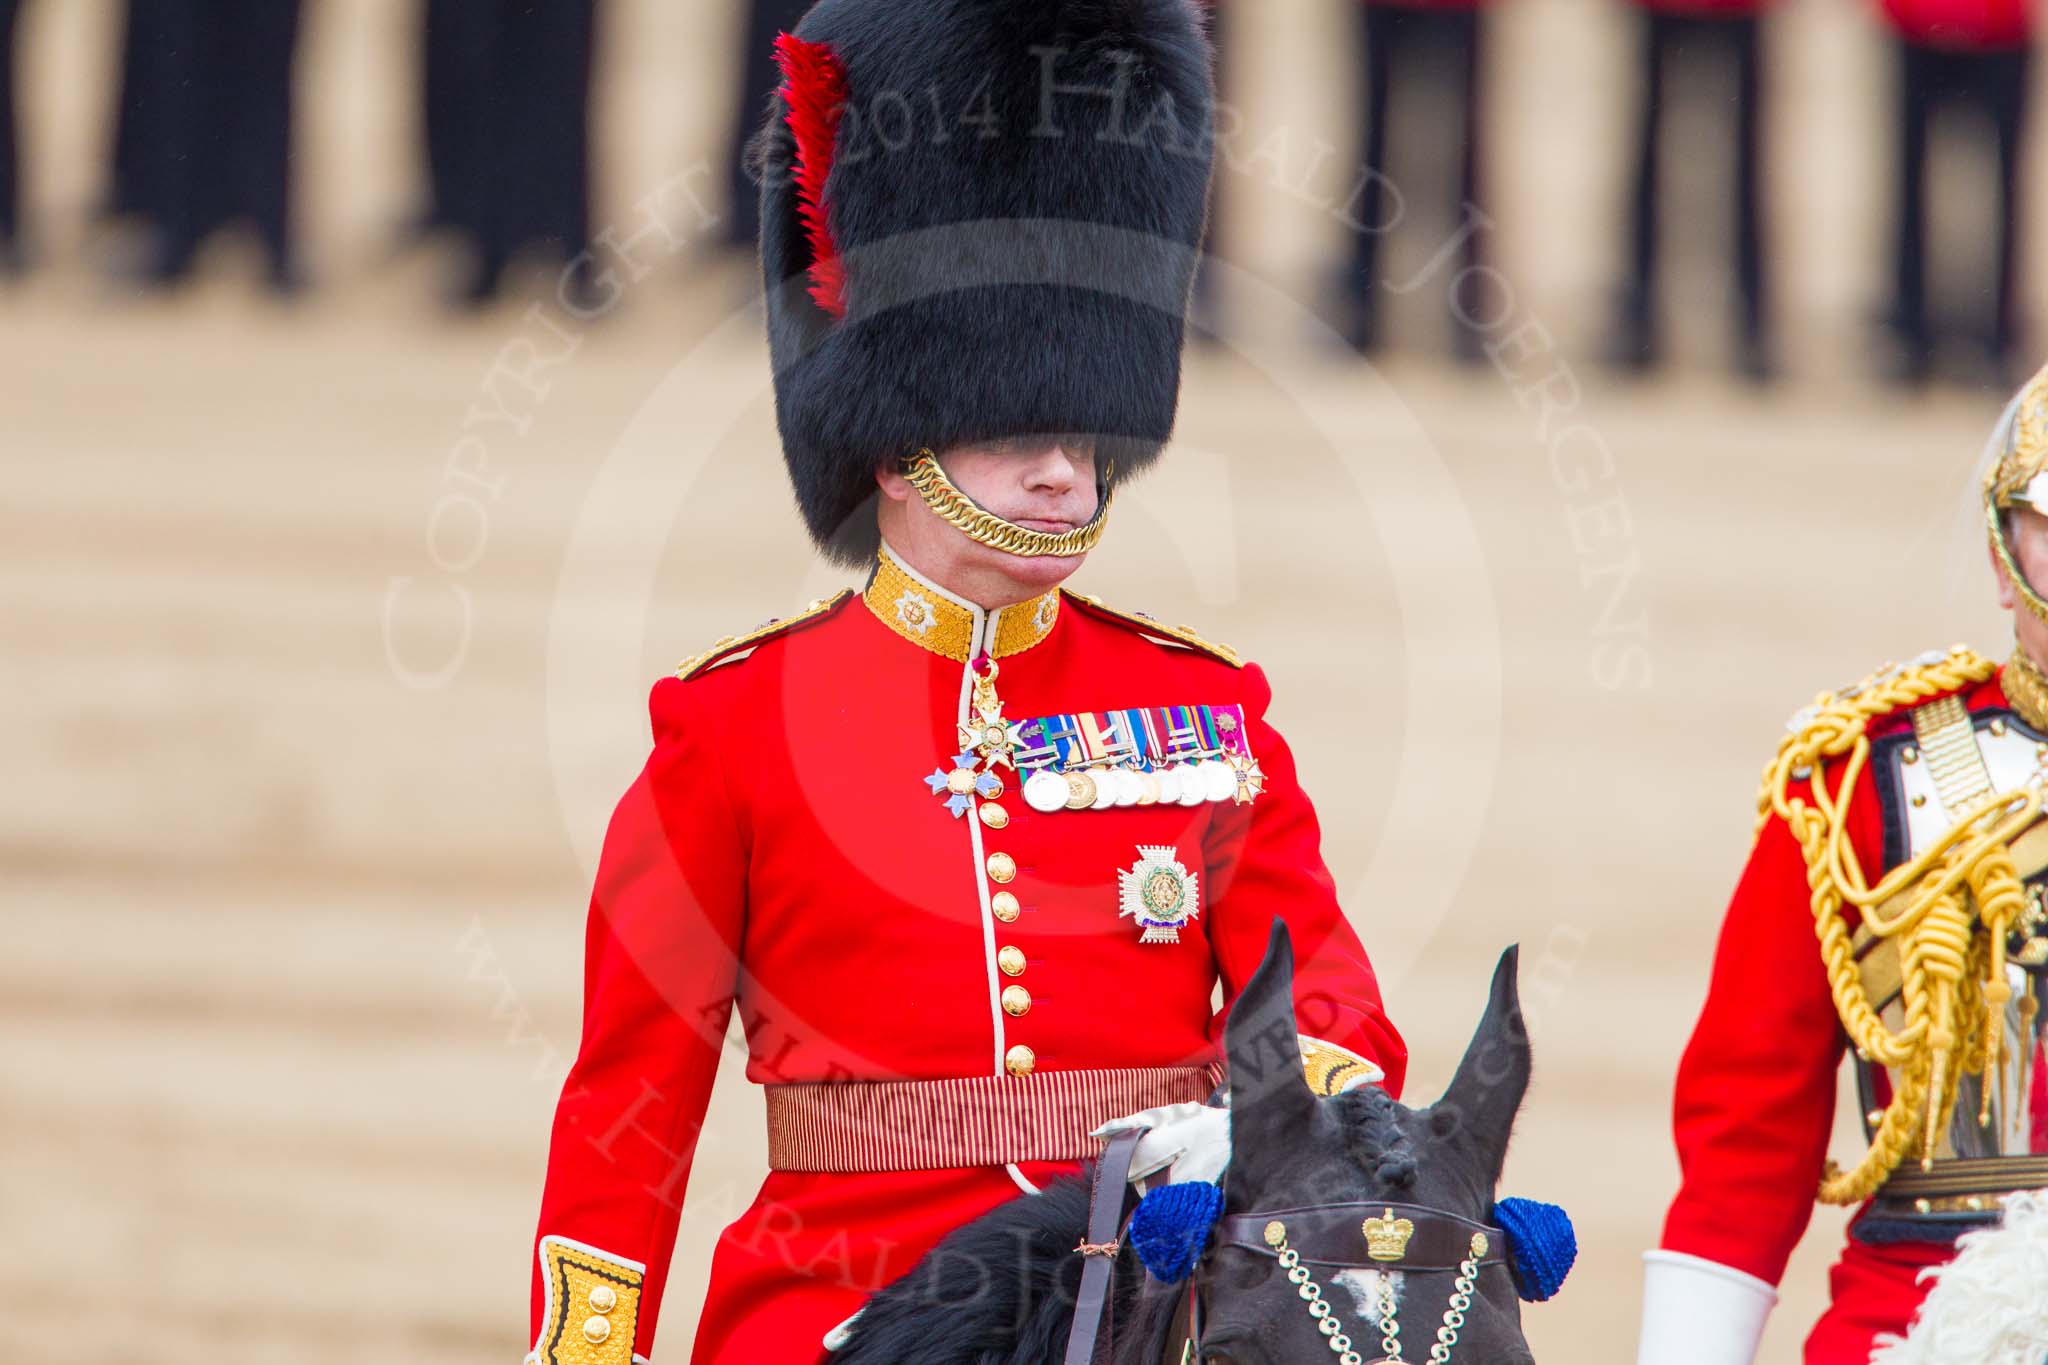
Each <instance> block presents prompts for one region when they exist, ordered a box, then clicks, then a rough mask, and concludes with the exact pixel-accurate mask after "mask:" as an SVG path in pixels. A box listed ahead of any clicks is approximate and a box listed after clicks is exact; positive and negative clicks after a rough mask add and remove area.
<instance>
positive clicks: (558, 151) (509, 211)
mask: <svg viewBox="0 0 2048 1365" xmlns="http://www.w3.org/2000/svg"><path fill="white" fill-rule="evenodd" d="M423 17H424V21H425V39H426V52H425V59H424V62H423V64H422V68H421V71H422V77H423V83H422V98H421V109H422V115H423V117H422V120H421V122H422V126H423V129H424V132H425V141H426V160H427V177H428V188H429V198H428V206H427V209H426V212H425V214H424V218H423V223H422V226H426V227H433V228H442V229H447V230H450V231H452V232H453V233H454V234H455V236H456V237H457V238H458V239H460V240H461V241H462V242H463V244H464V245H465V246H466V247H467V248H468V250H469V252H470V262H469V271H468V274H467V275H466V276H465V277H464V278H463V280H462V282H461V284H460V285H459V287H458V289H457V291H456V293H457V299H458V301H461V302H466V303H472V304H480V303H487V302H489V301H490V300H491V299H494V298H496V297H497V295H498V293H499V290H500V289H501V287H502V286H503V284H504V277H505V271H506V268H507V267H508V266H509V265H510V264H511V263H512V262H513V260H514V259H515V258H517V257H518V256H520V255H521V254H523V253H527V252H533V253H536V254H538V255H542V256H546V257H548V258H551V259H554V260H559V261H569V262H574V261H576V260H577V258H578V257H579V256H580V255H582V253H583V252H584V251H586V250H587V249H588V248H589V246H590V190H591V183H590V182H591V170H590V92H591V76H592V64H593V61H594V59H595V52H596V45H597V4H596V0H546V3H540V4H534V3H522V4H507V3H505V0H428V4H427V7H426V9H425V11H424V15H423Z"/></svg>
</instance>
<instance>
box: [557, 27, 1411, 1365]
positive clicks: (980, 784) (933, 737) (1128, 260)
mask: <svg viewBox="0 0 2048 1365" xmlns="http://www.w3.org/2000/svg"><path fill="white" fill-rule="evenodd" d="M1198 24H1199V20H1198V15H1197V13H1196V11H1195V10H1194V9H1193V7H1192V6H1190V5H1189V4H1188V3H1186V0H1085V2H1084V0H1067V2H1066V3H1049V4H1041V5H1031V6H1017V5H1014V4H1012V3H1009V0H974V2H972V3H970V2H969V0H822V3H820V4H818V5H817V7H816V8H814V9H813V10H812V11H811V12H810V13H809V14H808V15H807V16H806V17H805V19H804V20H803V22H802V23H801V24H800V25H799V27H798V29H797V32H796V34H794V35H792V36H786V37H785V38H783V39H782V41H781V43H780V44H779V47H778V56H779V58H780V62H781V66H782V69H783V71H784V73H785V79H784V82H783V85H782V89H781V92H780V97H779V108H778V111H777V122H776V124H775V128H776V129H777V135H776V136H775V137H774V138H772V139H771V140H770V143H769V147H768V154H767V162H768V165H767V175H766V180H765V184H764V190H763V205H762V207H763V213H762V222H763V231H762V258H763V269H764V274H765V277H766V283H767V288H768V322H769V335H770V344H771V350H772V353H773V359H774V363H775V370H776V401H777V413H778V418H779V422H780V426H781V430H782V437H783V448H784V455H785V459H786V463H787V465H788V468H789V471H790V473H791V476H792V481H793V483H794V485H795V489H796V494H797V500H798V503H799V505H800V507H801V509H802V511H803V513H804V516H805V519H806V521H807V523H808V526H809V529H810V530H811V532H812V534H813V536H814V538H815V539H816V540H817V542H818V544H819V546H820V547H821V549H823V550H824V551H825V552H826V553H827V554H828V555H829V556H831V557H832V558H834V559H835V560H838V561H840V562H843V563H847V564H849V565H852V564H858V565H860V566H862V567H863V568H865V569H866V571H867V579H866V582H865V586H864V587H863V588H862V589H860V590H859V591H847V592H842V593H840V594H838V595H836V596H834V597H831V598H828V599H826V600H823V601H820V602H817V603H814V604H812V606H811V607H809V608H808V609H806V610H805V611H804V612H802V613H800V614H798V615H796V616H794V617H792V618H790V619H788V620H785V621H781V622H777V623H774V624H772V625H770V626H767V627H765V628H763V629H760V630H757V631H754V632H752V633H751V634H748V635H744V636H741V637H738V638H735V639H728V640H724V641H720V642H719V643H718V644H716V645H714V646H713V647H712V648H711V649H710V650H708V651H706V652H705V653H703V654H701V655H699V656H698V657H696V658H695V659H693V660H691V661H690V662H689V663H687V664H685V665H684V666H683V667H682V669H681V670H680V671H679V673H678V675H677V676H676V677H673V678H667V679H663V680H662V681H660V682H659V683H657V684H656V685H655V686H654V689H653V694H652V698H651V710H652V716H653V741H654V744H653V753H652V756H651V757H650V758H649V760H648V763H647V766H646V768H645V770H644V772H643V773H642V774H641V776H640V778H639V780H638V781H636V782H635V783H634V784H633V786H632V787H631V788H630V790H628V792H627V793H626V795H625V798H624V799H623V801H622V802H621V803H620V805H619V807H618V811H617V813H616V815H615V817H614V819H613V822H612V825H611V828H610V831H609V833H608V835H607V838H606V841H605V846H604V852H603V855H602V859H601V863H600V867H599V870H598V874H597V878H596V885H595V889H594V892H593V895H592V899H591V908H590V920H589V934H588V942H587V964H586V969H585V1013H584V1031H583V1042H582V1047H581V1049H580V1052H579V1055H578V1057H577V1060H576V1063H575V1065H574V1068H573V1069H572V1071H571V1072H570V1074H569V1076H568V1079H567V1081H566V1083H565V1085H564V1087H563V1092H562V1100H561V1104H560V1107H559V1109H558V1111H557V1114H556V1118H555V1125H554V1133H553V1143H552V1148H551V1152H550V1157H549V1166H548V1176H547V1185H546V1190H545V1193H544V1195H543V1198H542V1203H541V1214H540V1223H539V1229H538V1238H537V1245H536V1248H535V1260H534V1282H533V1330H534V1342H535V1345H534V1352H533V1359H534V1360H537V1361H538V1362H541V1363H542V1365H561V1363H562V1362H576V1363H577V1365H627V1362H629V1361H631V1360H639V1359H643V1358H646V1357H647V1356H648V1355H650V1353H651V1352H652V1350H653V1347H654V1339H655V1320H656V1315H657V1312H658V1310H659V1308H660V1306H661V1295H662V1289H663V1280H664V1277H665V1273H666V1270H667V1266H668V1263H669V1259H670V1255H671V1252H672V1251H673V1248H674V1242H675V1238H676V1235H677V1226H678V1214H679V1211H680V1208H681V1206H682V1202H683V1199H684V1197H685V1194H686V1191H687V1188H688V1181H689V1175H690V1168H691V1160H692V1156H693V1154H694V1151H695V1147H696V1142H697V1136H698V1130H699V1127H700V1125H701V1123H702V1121H703V1117H704V1113H705V1106H706V1103H707V1100H708V1097H709V1092H710V1088H711V1084H712V1079H713V1076H714V1074H715V1072H716V1069H717V1062H718V1055H719V1048H720V1046H721V1044H722V1043H723V1041H724V1039H725V1037H726V1031H727V1028H728V1024H729V1023H730V1022H731V1019H732V1014H733V1011H734V1009H735V1008H737V1010H738V1017H739V1023H740V1028H741V1031H742V1033H743V1035H744V1038H745V1044H746V1047H747V1053H748V1065H747V1071H748V1077H749V1079H750V1080H752V1081H753V1082H755V1083H757V1084H759V1085H761V1086H762V1087H763V1088H764V1091H765V1096H766V1105H767V1117H768V1157H769V1166H770V1167H771V1174H770V1176H769V1177H768V1180H767V1183H766V1184H765V1185H764V1186H763V1187H762V1189H761V1191H760V1194H759V1197H758V1198H757V1199H756V1200H755V1201H754V1203H753V1205H752V1206H751V1207H750V1208H749V1209H748V1210H747V1211H746V1212H745V1213H743V1214H742V1215H741V1216H740V1217H739V1219H738V1220H737V1221H736V1222H735V1223H733V1224H732V1226H731V1227H729V1228H728V1229H727V1230H726V1231H725V1233H724V1235H723V1236H722V1237H721V1239H720V1241H719V1244H718V1247H717V1250H716V1253H715V1255H714V1258H713V1264H712V1272H711V1284H710V1291H709V1295H708V1298H707V1300H706V1301H705V1303H704V1304H703V1305H702V1314H701V1320H700V1325H699V1328H698V1335H697V1341H696V1347H695V1352H694V1355H693V1356H692V1359H694V1360H696V1361H744V1362H749V1365H760V1363H761V1362H770V1363H772V1362H813V1361H816V1360H818V1359H820V1358H821V1356H822V1355H823V1354H824V1352H825V1347H824V1346H823V1344H822V1343H823V1341H824V1339H825V1337H826V1336H827V1334H828V1333H830V1332H831V1331H832V1329H833V1328H834V1327H836V1326H837V1325H838V1324H839V1323H841V1322H842V1321H843V1320H845V1319H846V1318H847V1317H848V1316H849V1315H851V1314H852V1313H854V1312H855V1311H856V1310H857V1309H859V1307H860V1306H861V1304H862V1303H863V1301H864V1300H865V1298H866V1297H867V1296H868V1295H869V1294H871V1293H872V1292H873V1291H874V1290H876V1289H877V1288H879V1287H880V1286H881V1285H883V1284H885V1283H887V1282H889V1281H890V1280H892V1279H894V1278H896V1277H898V1276H900V1275H902V1274H903V1273H904V1272H906V1271H908V1270H909V1269H910V1268H911V1266H912V1265H913V1264H914V1263H915V1262H916V1261H917V1259H918V1258H919V1257H920V1256H921V1255H923V1254H924V1253H925V1252H926V1251H927V1250H929V1249H930V1248H931V1247H932V1246H933V1245H934V1244H935V1243H936V1242H937V1241H938V1240H939V1239H940V1238H941V1237H942V1236H943V1235H944V1234H945V1233H947V1232H948V1231H950V1230H952V1229H954V1228H956V1227H958V1226H960V1225H961V1224H963V1223H965V1222H967V1221H969V1220H971V1219H973V1218H975V1217H977V1216H979V1215H980V1214H982V1213H984V1212H986V1211H988V1210H989V1209H991V1208H993V1207H995V1206H996V1205H998V1204H1000V1203H1002V1202H1003V1201H1005V1200H1008V1199H1012V1198H1017V1197H1020V1196H1025V1195H1028V1194H1030V1193H1031V1192H1033V1191H1035V1190H1037V1189H1039V1188H1040V1187H1041V1186H1042V1185H1043V1184H1044V1183H1045V1182H1046V1181H1047V1180H1049V1179H1053V1178H1056V1177H1058V1176H1061V1175H1063V1174H1066V1173H1069V1172H1072V1171H1074V1170H1076V1169H1077V1168H1078V1166H1077V1164H1078V1163H1079V1162H1080V1161H1081V1160H1083V1159H1085V1158H1087V1157H1089V1156H1091V1155H1092V1154H1093V1153H1094V1150H1095V1147H1096V1143H1095V1141H1094V1140H1092V1139H1091V1138H1090V1136H1089V1134H1090V1132H1091V1131H1092V1130H1094V1129H1096V1128H1098V1127H1099V1126H1101V1125H1103V1124H1104V1123H1106V1122H1108V1121H1110V1120H1113V1119H1116V1118H1119V1117H1121V1116H1123V1115H1127V1114H1130V1113H1134V1112H1137V1111H1140V1110H1145V1109H1149V1108H1153V1107H1156V1106H1160V1105H1168V1104H1181V1103H1187V1102H1189V1101H1193V1100H1199V1099H1201V1098H1203V1097H1205V1096H1206V1095H1208V1094H1209V1093H1210V1091H1211V1090H1212V1089H1213V1087H1214V1086H1215V1084H1216V1082H1217V1079H1218V1069H1217V1056H1218V1041H1219V1038H1220V1033H1221V1016H1219V1015H1218V1013H1217V1012H1216V1011H1215V1010H1214V1009H1213V1007H1212V1003H1213V999H1214V996H1213V992H1215V991H1216V990H1217V989H1218V988H1219V987H1220V989H1221V991H1222V994H1223V999H1224V1000H1225V1001H1226V1008H1227V1002H1228V1001H1229V1000H1230V999H1231V998H1233V997H1234V995H1235V993H1236V991H1237V990H1238V989H1239V988H1240V987H1241V986H1242V985H1243V984H1244V982H1245V981H1246V980H1247V979H1248V978H1249V976H1250V975H1251V973H1252V972H1253V971H1254V970H1255V968H1256V967H1257V966H1258V963H1259V961H1260V958H1261V956H1262V954H1263V952H1264V946H1265V943H1266V940H1267V936H1268V932H1269V929H1270V926H1271V925H1272V922H1273V921H1274V919H1275V918H1284V919H1285V920H1286V921H1287V923H1288V925H1289V926H1290V928H1291V930H1292V933H1293V935H1294V943H1295V949H1296V954H1297V959H1298V961H1297V967H1296V973H1297V974H1296V979H1295V986H1296V995H1297V1004H1298V1008H1299V1009H1300V1011H1301V1013H1300V1020H1301V1027H1302V1029H1303V1031H1304V1035H1305V1036H1304V1037H1303V1039H1302V1043H1301V1050H1302V1057H1303V1063H1304V1066H1305V1067H1306V1068H1307V1069H1308V1072H1309V1074H1310V1077H1311V1079H1312V1081H1313V1082H1314V1083H1316V1084H1317V1085H1319V1086H1320V1087H1321V1088H1323V1089H1324V1090H1325V1092H1334V1091H1335V1090H1338V1089H1342V1088H1347V1087H1348V1086H1349V1085H1351V1084H1354V1083H1359V1082H1365V1081H1371V1080H1373V1079H1379V1080H1381V1081H1382V1082H1383V1083H1384V1084H1385V1085H1386V1086H1387V1087H1388V1088H1389V1089H1390V1090H1392V1091H1394V1092H1396V1093H1398V1090H1399V1087H1400V1084H1401V1080H1402V1074H1403V1070H1404V1063H1405V1049H1404V1047H1403V1044H1402V1042H1401V1039H1400V1036H1399V1035H1398V1034H1397V1033H1396V1032H1395V1030H1394V1028H1393V1027H1392V1025H1391V1024H1389V1022H1388V1021H1387V1018H1386V1015H1385V1013H1384V1011H1383V1009H1382V1007H1381V1002H1380V994H1379V989H1378V986H1377V985H1376V983H1375V981H1374V978H1373V973H1372V969H1371V966H1370V965H1369V963H1368V961H1367V959H1366V955H1365V953H1364V952H1363V950H1362V949H1361V947H1360V945H1359V942H1358V939H1357V937H1356V935H1355V934H1354V933H1353V931H1352V930H1351V928H1350V926H1349V925H1348V923H1347V922H1346V920H1345V917H1344V914H1343V912H1342V910H1341V909H1340V908H1339V906H1338V904H1337V900H1336V896H1335V888H1334V886H1333V884H1332V880H1331V877H1330V874H1329V872H1328V870H1327V868H1326V867H1325V866H1324V863H1323V860H1322V855H1321V853H1320V843H1321V835H1320V831H1319V830H1318V827H1317V823H1316V817H1315V813H1314V811H1313V809H1312V808H1311V807H1310V805H1309V802H1308V799H1307V797H1306V796H1305V795H1304V794H1303V793H1302V791H1301V788H1300V785H1299V783H1298V781H1297V778H1296V771H1295V764H1294V760H1293V758H1292V757H1291V756H1290V754H1289V751H1288V748H1287V745H1286V744H1285V743H1284V742H1283V741H1282V739H1281V737H1280V736H1279V735H1278V734H1277V733H1276V732H1275V731H1274V729H1273V727H1272V725H1271V724H1270V722H1269V721H1268V719H1267V714H1266V713H1267V707H1268V703H1269V700H1270V695H1271V694H1270V689H1269V688H1268V685H1267V682H1266V679H1265V675H1264V674H1263V673H1261V672H1260V670H1259V669H1258V668H1257V667H1256V666H1254V665H1250V664H1246V663H1244V662H1243V661H1241V660H1240V659H1239V658H1238V657H1237V656H1236V655H1235V654H1233V653H1231V652H1230V651H1229V650H1228V649H1226V648H1224V647H1222V646H1219V645H1215V644H1212V643H1209V642H1207V641H1205V640H1203V639H1202V638H1200V637H1199V636H1197V635H1195V634H1194V633H1192V632H1191V631H1188V630H1186V629H1183V628H1176V627H1168V626H1164V625H1161V624H1160V623H1158V622H1156V621H1154V620H1152V619H1150V618H1147V617H1142V616H1138V615H1134V614H1131V613H1127V612H1123V611H1119V610H1117V609H1115V608H1112V607H1109V606H1106V605H1104V604H1103V603H1101V602H1100V601H1098V600H1096V599H1094V598H1092V597H1088V596H1085V595H1081V594H1077V593H1074V592H1070V591H1068V590H1067V589H1066V588H1065V587H1064V586H1063V584H1064V580H1065V579H1066V578H1067V577H1068V575H1070V574H1071V573H1072V572H1073V571H1074V570H1075V569H1076V568H1077V567H1079V565H1080V563H1081V562H1082V559H1083V558H1084V557H1085V555H1086V554H1087V552H1088V551H1089V550H1090V549H1091V548H1092V547H1093V546H1094V545H1095V544H1096V543H1097V541H1098V539H1099V537H1100V535H1101V534H1102V531H1103V528H1104V526H1105V524H1106V517H1107V515H1108V511H1109V503H1110V499H1111V496H1112V495H1113V494H1114V493H1115V491H1116V489H1117V488H1118V486H1119V485H1120V484H1121V482H1122V481H1123V480H1124V479H1125V478H1126V477H1128V476H1129V475H1130V474H1131V473H1134V472H1136V471H1137V470H1139V469H1141V468H1143V467H1144V466H1145V465H1146V464H1148V463H1149V462H1150V461H1151V460H1152V459H1153V458H1155V457H1156V456H1157V454H1158V453H1159V451H1160V449H1161V447H1162V446H1163V444H1164V443H1165V441H1166V439H1167V437H1168V434H1169V432H1170V430H1171V427H1172V424H1173V417H1174V409H1175V404H1176V400H1177V394H1178V388H1179V379H1180V360H1181V351H1182V333H1183V326H1184V315H1185V309H1186V306H1187V300H1188V292H1189V283H1190V280H1191V277H1192V273H1193V269H1194V264H1195V260H1196V256H1197V251H1198V245H1199V243H1200V240H1201V234H1202V226H1203V208H1204V204H1205V202H1206V198H1207V193H1208V183H1209V170H1210V148H1209V137H1208V131H1209V123H1210V111H1211V94H1210V66H1209V53H1208V49H1207V47H1206V45H1205V43H1204V41H1203V39H1202V36H1201V33H1200V30H1199V27H1198ZM906 104H907V105H909V106H911V112H912V113H914V114H915V115H917V116H920V117H922V118H923V119H924V120H925V122H923V123H921V124H920V123H912V124H904V123H901V122H900V121H899V122H891V120H901V119H902V117H903V116H904V113H905V109H904V106H905V105H906ZM935 114H936V115H937V116H939V117H940V118H942V120H943V121H942V122H932V121H931V120H932V119H933V117H934V115H935ZM906 129H914V135H911V136H904V135H903V134H904V132H905V130H906ZM933 452H937V454H934V453H933Z"/></svg>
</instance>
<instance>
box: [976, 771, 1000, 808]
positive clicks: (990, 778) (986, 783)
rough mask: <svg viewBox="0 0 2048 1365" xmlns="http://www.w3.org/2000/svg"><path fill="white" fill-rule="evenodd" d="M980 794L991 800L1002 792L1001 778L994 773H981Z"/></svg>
mask: <svg viewBox="0 0 2048 1365" xmlns="http://www.w3.org/2000/svg"><path fill="white" fill-rule="evenodd" d="M981 794H982V795H983V796H985V797H987V798H988V799H989V800H991V801H993V800H995V799H996V798H997V797H998V796H1001V795H1002V794H1003V779H1002V778H1000V777H997V776H996V775H995V774H994V773H983V774H982V775H981Z"/></svg>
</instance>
